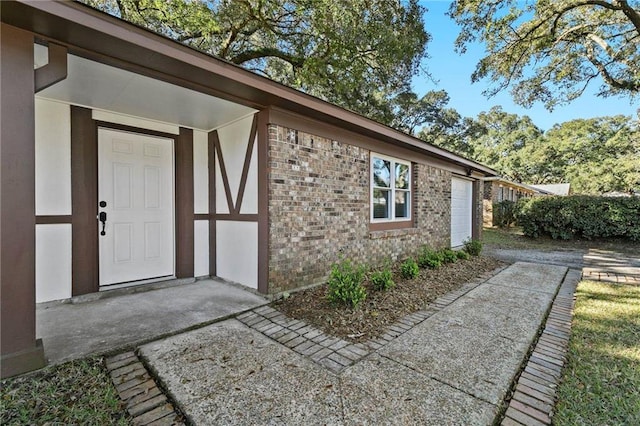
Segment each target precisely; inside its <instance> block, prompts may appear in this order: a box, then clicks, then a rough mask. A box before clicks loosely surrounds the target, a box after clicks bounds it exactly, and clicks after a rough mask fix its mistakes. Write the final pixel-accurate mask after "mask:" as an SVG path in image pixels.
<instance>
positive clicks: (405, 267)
mask: <svg viewBox="0 0 640 426" xmlns="http://www.w3.org/2000/svg"><path fill="white" fill-rule="evenodd" d="M418 273H420V268H418V264H417V263H416V261H415V260H414V259H413V258H412V257H410V258H408V259H407V260H405V261H404V262H402V265H400V275H402V278H405V279H408V280H412V279H414V278H415V277H417V276H418Z"/></svg>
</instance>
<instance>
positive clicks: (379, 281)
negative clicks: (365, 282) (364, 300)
mask: <svg viewBox="0 0 640 426" xmlns="http://www.w3.org/2000/svg"><path fill="white" fill-rule="evenodd" d="M371 283H372V284H373V288H374V289H376V290H379V291H380V290H389V289H390V288H391V287H393V286H394V285H395V283H394V282H393V274H392V273H391V269H390V268H389V267H388V266H385V267H384V268H383V269H382V270H379V271H374V272H373V274H371Z"/></svg>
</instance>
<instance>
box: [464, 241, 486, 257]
mask: <svg viewBox="0 0 640 426" xmlns="http://www.w3.org/2000/svg"><path fill="white" fill-rule="evenodd" d="M463 250H464V251H466V252H467V253H469V254H470V255H471V256H480V252H481V251H482V243H481V242H480V241H479V240H471V239H469V240H466V241H465V242H464V248H463Z"/></svg>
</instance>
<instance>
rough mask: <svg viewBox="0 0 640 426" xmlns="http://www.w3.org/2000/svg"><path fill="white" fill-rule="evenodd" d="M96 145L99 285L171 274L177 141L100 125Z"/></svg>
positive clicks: (172, 267) (172, 266)
mask: <svg viewBox="0 0 640 426" xmlns="http://www.w3.org/2000/svg"><path fill="white" fill-rule="evenodd" d="M98 145H99V151H98V152H99V154H98V197H99V200H100V202H101V203H102V205H104V207H100V206H98V211H99V212H104V213H106V221H105V222H104V223H105V226H104V235H98V238H99V240H100V285H101V286H106V285H111V284H120V283H125V282H131V281H139V280H148V279H154V278H161V277H167V276H172V275H173V274H174V226H173V223H174V221H173V214H174V206H173V204H174V193H173V186H174V183H173V182H174V181H173V140H172V139H166V138H159V137H154V136H147V135H141V134H137V133H128V132H122V131H116V130H110V129H102V128H101V129H99V130H98ZM100 228H101V230H102V224H101V225H100Z"/></svg>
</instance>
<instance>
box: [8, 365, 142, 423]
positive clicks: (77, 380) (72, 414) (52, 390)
mask: <svg viewBox="0 0 640 426" xmlns="http://www.w3.org/2000/svg"><path fill="white" fill-rule="evenodd" d="M0 424H1V425H29V424H60V425H63V424H64V425H69V424H74V425H130V424H132V423H131V420H130V418H129V417H128V414H127V413H126V410H125V409H124V407H123V405H122V402H121V401H120V399H119V397H118V394H117V392H116V389H115V387H114V386H113V384H112V382H111V379H110V377H109V375H108V373H107V371H106V369H105V367H104V364H103V361H102V358H89V359H84V360H79V361H72V362H68V363H66V364H62V365H58V366H54V367H48V368H46V369H44V370H43V371H41V372H37V373H35V374H31V375H27V376H22V377H17V378H13V379H7V380H3V381H2V383H1V384H0Z"/></svg>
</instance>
